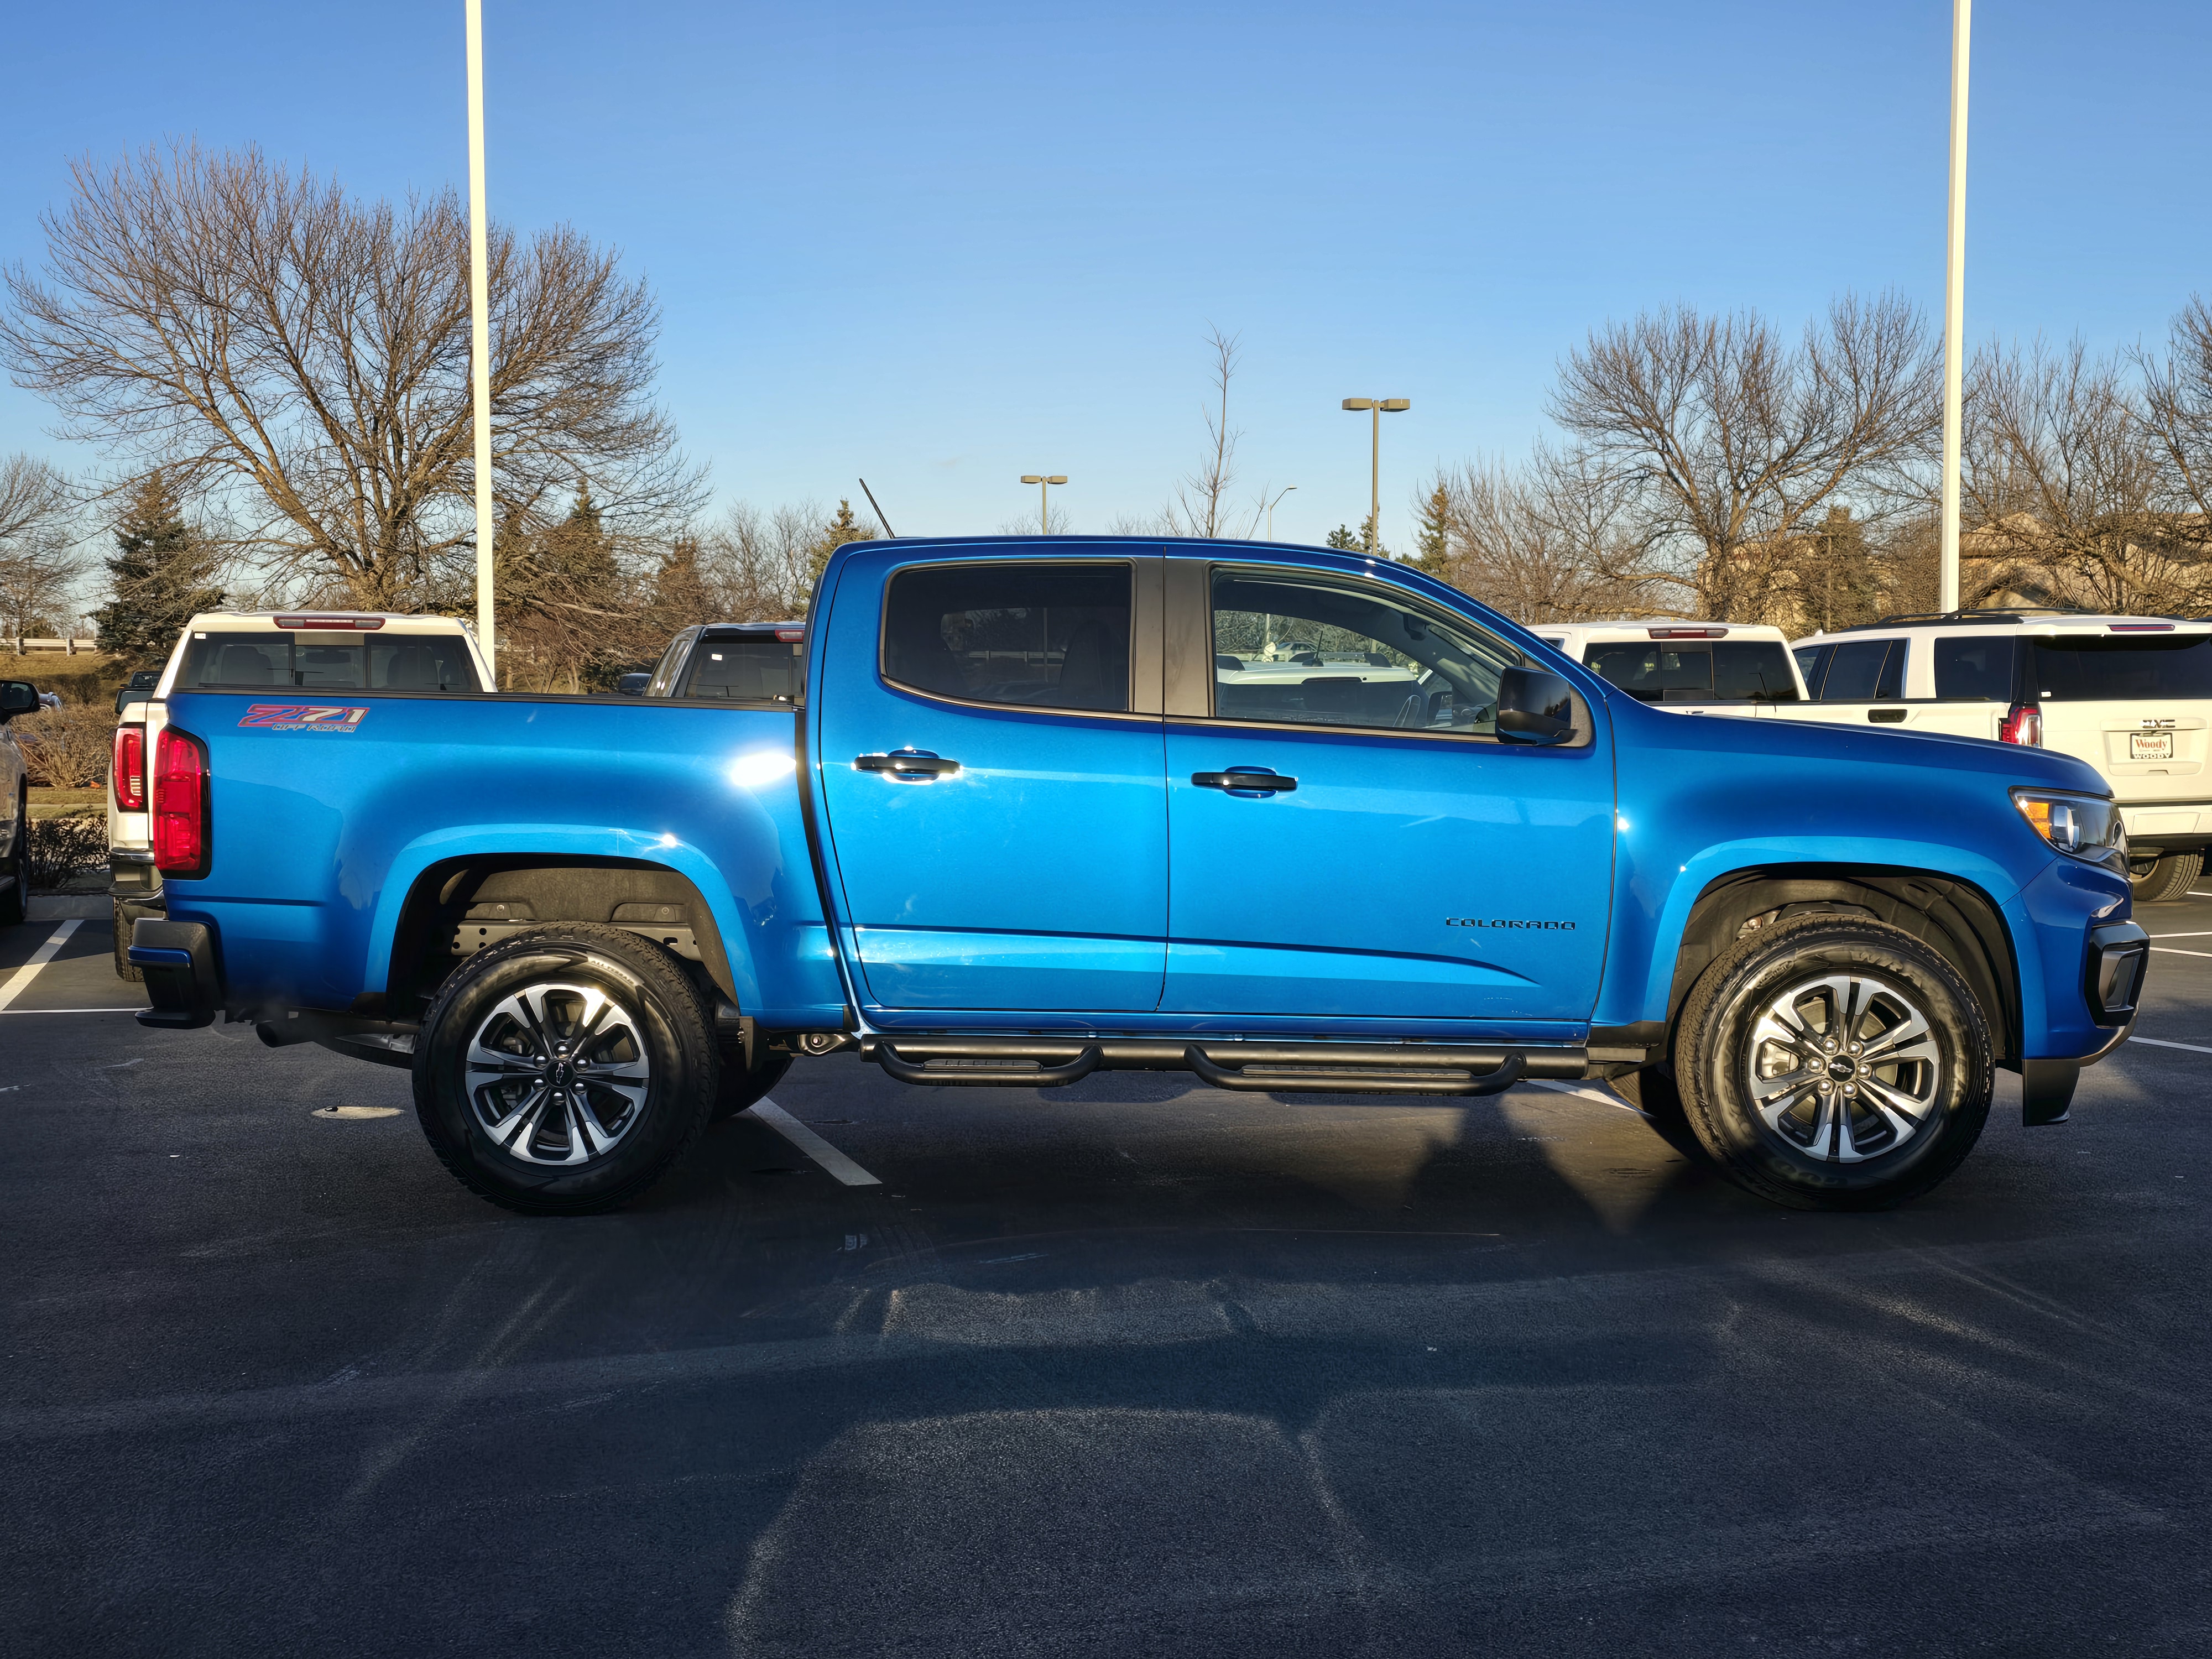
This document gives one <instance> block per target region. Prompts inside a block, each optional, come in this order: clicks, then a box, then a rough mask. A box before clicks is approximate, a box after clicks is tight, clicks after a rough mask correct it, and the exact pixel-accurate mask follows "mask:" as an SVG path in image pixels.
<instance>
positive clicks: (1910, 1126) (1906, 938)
mask: <svg viewBox="0 0 2212 1659" xmlns="http://www.w3.org/2000/svg"><path fill="white" fill-rule="evenodd" d="M1994 1065H1995V1062H1994V1060H1993V1058H1992V1055H1991V1053H1990V1027H1989V1021H1988V1018H1986V1016H1984V1013H1983V1012H1982V1009H1981V1007H1980V1006H1979V1005H1978V1003H1976V1001H1975V1000H1974V996H1973V993H1972V991H1971V990H1969V989H1968V988H1967V986H1966V981H1964V980H1963V979H1961V978H1960V976H1959V975H1958V972H1957V971H1956V970H1955V969H1953V968H1952V966H1951V965H1950V963H1947V962H1945V961H1944V960H1943V958H1942V957H1941V956H1939V955H1937V954H1936V951H1933V950H1931V949H1929V947H1928V946H1927V945H1923V944H1922V943H1921V942H1920V941H1919V940H1918V939H1914V938H1913V937H1912V936H1911V934H1910V933H1905V932H1903V931H1902V930H1901V929H1899V928H1895V927H1889V926H1887V925H1886V924H1884V923H1881V922H1877V921H1869V920H1867V919H1865V918H1863V917H1857V916H1837V915H1810V916H1803V917H1800V918H1798V919H1796V920H1795V921H1785V922H1783V923H1781V924H1780V925H1778V926H1777V927H1770V928H1765V929H1762V930H1761V931H1759V933H1753V934H1752V935H1751V936H1749V937H1748V938H1747V939H1742V940H1741V941H1740V942H1738V943H1737V944H1736V945H1735V946H1734V947H1733V948H1732V949H1730V950H1729V951H1728V952H1727V953H1726V954H1725V955H1723V957H1721V958H1720V959H1719V960H1718V961H1717V962H1716V963H1714V964H1713V965H1712V967H1711V969H1708V970H1707V971H1706V972H1705V975H1703V976H1702V977H1701V978H1700V979H1699V981H1698V984H1697V987H1696V988H1695V989H1693V990H1692V992H1691V994H1690V998H1689V1000H1688V1002H1687V1003H1686V1004H1685V1005H1684V1006H1683V1010H1682V1021H1681V1026H1680V1035H1679V1037H1678V1040H1677V1048H1676V1067H1675V1074H1676V1077H1677V1079H1678V1080H1679V1082H1680V1085H1681V1092H1682V1100H1683V1105H1684V1108H1685V1110H1686V1115H1687V1116H1688V1119H1689V1123H1690V1127H1691V1130H1692V1133H1694V1134H1695V1135H1696V1136H1697V1138H1698V1140H1699V1144H1700V1145H1701V1146H1704V1147H1705V1151H1706V1152H1708V1153H1710V1154H1711V1157H1712V1158H1713V1160H1714V1161H1715V1163H1717V1164H1718V1165H1719V1166H1720V1168H1721V1170H1723V1172H1724V1173H1725V1174H1726V1175H1728V1176H1729V1178H1730V1179H1731V1180H1733V1181H1735V1182H1736V1184H1737V1185H1739V1186H1741V1187H1743V1188H1747V1190H1749V1191H1751V1192H1753V1193H1756V1194H1759V1196H1760V1197H1762V1198H1765V1199H1770V1200H1772V1201H1774V1202H1775V1203H1778V1204H1784V1205H1788V1206H1790V1207H1791V1208H1794V1209H1807V1210H1873V1209H1883V1208H1887V1206H1891V1205H1893V1204H1899V1203H1903V1202H1904V1201H1905V1200H1908V1199H1912V1198H1917V1197H1918V1196H1919V1195H1920V1194H1923V1193H1924V1192H1926V1191H1928V1190H1929V1188H1931V1187H1934V1186H1935V1185H1936V1183H1937V1182H1940V1181H1942V1179H1943V1178H1944V1177H1945V1176H1948V1175H1949V1174H1950V1173H1951V1172H1952V1171H1953V1170H1955V1169H1957V1168H1958V1167H1959V1164H1960V1160H1962V1159H1963V1158H1965V1157H1966V1154H1967V1152H1970V1151H1972V1148H1973V1145H1974V1142H1975V1141H1976V1140H1977V1139H1979V1138H1980V1135H1981V1133H1982V1125H1983V1124H1984V1122H1985V1121H1987V1120H1988V1117H1989V1111H1990V1093H1991V1091H1992V1088H1993V1086H1994V1082H1995V1074H1994Z"/></svg>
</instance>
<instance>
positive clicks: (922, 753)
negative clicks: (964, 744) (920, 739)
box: [853, 749, 960, 778]
mask: <svg viewBox="0 0 2212 1659" xmlns="http://www.w3.org/2000/svg"><path fill="white" fill-rule="evenodd" d="M853 769H854V770H855V771H857V772H889V773H890V775H892V776H894V777H901V778H924V777H927V778H941V777H944V776H945V775H946V774H947V773H951V772H957V771H958V770H959V769H960V763H959V762H958V761H956V760H939V758H938V757H936V756H934V755H933V754H931V753H930V752H929V750H927V749H894V750H891V752H890V754H888V755H855V756H854V757H853Z"/></svg>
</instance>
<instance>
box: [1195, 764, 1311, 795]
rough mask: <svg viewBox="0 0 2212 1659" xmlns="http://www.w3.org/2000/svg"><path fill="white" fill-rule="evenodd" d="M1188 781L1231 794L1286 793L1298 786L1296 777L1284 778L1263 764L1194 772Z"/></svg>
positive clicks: (1201, 786)
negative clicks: (1217, 770)
mask: <svg viewBox="0 0 2212 1659" xmlns="http://www.w3.org/2000/svg"><path fill="white" fill-rule="evenodd" d="M1190 781H1192V782H1193V783H1194V784H1196V785H1197V786H1198V787H1200V789H1221V790H1225V791H1227V792H1228V793H1230V794H1232V795H1279V794H1288V793H1290V792H1291V790H1293V789H1295V788H1297V787H1298V781H1297V779H1296V778H1286V777H1285V776H1284V775H1282V774H1281V773H1280V772H1270V771H1268V770H1267V768H1265V767H1263V766H1232V767H1231V768H1230V769H1228V770H1227V771H1226V772H1194V773H1192V774H1191V775H1190Z"/></svg>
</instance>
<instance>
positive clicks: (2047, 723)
mask: <svg viewBox="0 0 2212 1659" xmlns="http://www.w3.org/2000/svg"><path fill="white" fill-rule="evenodd" d="M1793 650H1794V651H1795V653H1796V658H1797V661H1798V665H1799V666H1800V667H1801V668H1802V671H1803V672H1804V676H1805V682H1806V685H1807V688H1808V691H1809V693H1810V696H1811V697H1812V701H1811V702H1808V703H1807V704H1805V705H1804V706H1803V707H1802V708H1796V709H1793V710H1791V711H1790V718H1791V719H1793V720H1833V721H1836V722H1838V723H1841V724H1845V725H1855V726H1856V725H1875V726H1890V727H1891V728H1893V729H1895V730H1901V731H1907V732H1911V731H1933V732H1956V733H1959V734H1961V735H1964V736H1968V737H1979V738H1998V739H2000V740H2002V741H2003V742H2006V743H2016V744H2027V745H2029V746H2033V747H2039V748H2043V749H2050V750H2057V751H2058V752H2059V753H2061V754H2066V755H2071V756H2073V757H2075V758H2076V759H2077V760H2081V761H2084V762H2087V763H2088V764H2089V765H2090V766H2092V767H2094V768H2095V769H2096V770H2097V773H2098V775H2099V776H2100V777H2101V778H2102V779H2103V780H2104V783H2105V787H2106V789H2107V790H2108V791H2109V792H2110V793H2112V795H2113V796H2114V797H2115V798H2116V799H2118V803H2119V808H2120V818H2121V822H2122V824H2123V825H2124V828H2125V829H2126V831H2127V836H2128V860H2129V875H2130V879H2131V880H2132V881H2133V883H2134V884H2135V896H2136V900H2137V901H2138V902H2146V903H2147V902H2152V901H2154V900H2160V899H2175V898H2179V897H2181V896H2184V895H2185V894H2186V893H2187V892H2188V891H2189V890H2190V887H2191V885H2192V884H2194V883H2195V882H2196V880H2197V874H2198V872H2199V871H2200V869H2201V868H2202V867H2203V861H2204V849H2205V848H2206V847H2207V846H2208V845H2212V775H2208V772H2207V763H2208V761H2209V760H2212V755H2208V752H2207V744H2208V741H2212V623H2205V622H2193V623H2192V622H2174V621H2172V620H2169V619H2168V618H2166V617H2084V616H2073V615H2069V614H2066V613H2064V612H2060V611H1954V612H1952V613H1950V614H1948V615H1945V616H1941V617H1889V618H1887V619H1886V620H1885V621H1883V622H1881V623H1875V624H1872V625H1869V626H1867V627H1863V628H1853V629H1844V630H1840V631H1838V632H1837V633H1834V634H1815V635H1813V636H1812V637H1811V638H1809V639H1804V640H1800V641H1798V642H1797V643H1796V646H1795V647H1793Z"/></svg>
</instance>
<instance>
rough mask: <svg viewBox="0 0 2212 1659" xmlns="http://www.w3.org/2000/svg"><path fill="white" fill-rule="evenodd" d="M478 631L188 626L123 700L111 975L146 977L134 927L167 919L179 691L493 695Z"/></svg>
mask: <svg viewBox="0 0 2212 1659" xmlns="http://www.w3.org/2000/svg"><path fill="white" fill-rule="evenodd" d="M491 689H493V688H492V681H491V671H490V669H489V666H488V665H486V664H485V662H484V659H483V652H481V651H479V650H478V649H477V637H476V630H475V629H472V628H471V627H470V626H469V624H468V623H465V622H462V621H460V620H459V619H458V618H456V617H400V616H391V615H386V614H381V613H379V612H375V611H205V612H203V613H202V614H200V615H199V616H197V617H193V618H192V619H191V622H189V623H186V624H185V629H184V631H183V632H182V633H181V634H179V635H178V637H177V643H176V645H175V647H174V648H173V649H172V650H171V651H170V653H169V660H168V664H167V666H166V667H164V668H163V669H162V671H161V678H160V679H159V680H158V681H156V682H155V684H154V686H153V687H152V689H151V690H147V689H145V688H143V687H139V686H136V685H134V686H133V687H131V688H126V690H125V692H124V694H123V695H122V696H119V697H118V699H117V707H116V712H117V714H118V716H119V717H120V718H119V719H118V721H117V723H116V727H115V752H114V755H113V757H112V763H111V764H110V767H109V769H108V782H107V869H108V877H109V883H108V891H109V894H110V896H111V897H112V899H113V901H114V904H115V971H116V972H117V973H118V975H121V976H122V977H123V978H125V979H131V980H135V979H139V978H142V977H143V975H142V974H141V972H140V971H139V970H138V969H136V968H133V967H132V966H131V964H130V962H129V960H128V959H127V957H125V952H126V951H129V950H130V948H131V923H133V922H135V921H137V920H138V918H139V917H141V916H159V915H162V914H163V908H162V900H161V873H160V872H158V871H157V870H155V868H154V852H153V836H152V830H151V826H150V824H149V821H148V817H147V804H148V803H147V781H148V777H149V774H150V772H151V770H152V768H153V764H154V747H155V742H156V741H157V739H158V738H160V736H161V727H162V726H164V725H165V724H166V723H167V720H166V710H167V702H166V699H167V697H168V696H169V694H170V693H171V692H172V691H197V690H225V691H243V690H255V691H258V690H266V691H268V692H269V693H270V695H271V696H300V697H307V696H327V695H332V694H337V693H341V692H345V691H359V690H372V691H414V692H420V693H422V694H425V695H428V696H436V695H438V694H441V693H444V694H447V695H452V694H454V693H461V692H475V691H484V690H491Z"/></svg>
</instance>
